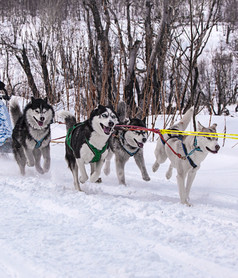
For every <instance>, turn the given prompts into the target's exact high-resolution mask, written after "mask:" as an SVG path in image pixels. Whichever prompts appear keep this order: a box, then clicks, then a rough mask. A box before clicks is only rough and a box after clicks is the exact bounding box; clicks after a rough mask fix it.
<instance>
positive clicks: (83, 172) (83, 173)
mask: <svg viewBox="0 0 238 278" xmlns="http://www.w3.org/2000/svg"><path fill="white" fill-rule="evenodd" d="M76 162H77V165H78V168H79V172H80V178H79V181H80V182H81V183H85V181H87V180H88V174H87V172H86V168H85V164H84V161H83V160H82V159H81V158H77V159H76Z"/></svg>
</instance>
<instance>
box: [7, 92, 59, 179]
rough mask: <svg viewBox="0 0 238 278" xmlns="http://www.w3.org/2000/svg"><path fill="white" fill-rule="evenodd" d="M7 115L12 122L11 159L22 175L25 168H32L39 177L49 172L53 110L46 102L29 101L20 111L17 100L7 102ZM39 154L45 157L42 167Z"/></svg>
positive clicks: (42, 100)
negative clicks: (8, 114) (8, 109)
mask: <svg viewBox="0 0 238 278" xmlns="http://www.w3.org/2000/svg"><path fill="white" fill-rule="evenodd" d="M10 113H11V116H12V121H13V125H14V128H13V132H12V148H13V153H14V157H15V159H16V161H17V164H18V166H19V168H20V172H21V174H22V175H25V166H26V165H27V166H29V167H33V166H35V168H36V170H37V171H38V172H39V173H40V174H44V173H46V172H48V171H49V169H50V139H51V130H50V124H51V123H52V122H53V118H54V110H53V108H52V106H51V105H50V104H48V103H47V98H45V99H40V98H38V99H35V98H34V97H32V98H31V101H30V102H29V103H28V104H27V105H26V107H25V108H24V110H23V113H22V112H21V109H20V106H19V104H18V101H17V98H12V100H11V102H10ZM41 155H42V156H43V158H44V164H43V168H42V167H41V163H40V162H41Z"/></svg>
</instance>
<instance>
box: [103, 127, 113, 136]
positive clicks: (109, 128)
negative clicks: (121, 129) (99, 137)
mask: <svg viewBox="0 0 238 278" xmlns="http://www.w3.org/2000/svg"><path fill="white" fill-rule="evenodd" d="M101 127H102V129H103V131H104V133H105V134H106V135H109V134H110V133H111V130H112V129H111V127H109V126H105V125H103V124H101Z"/></svg>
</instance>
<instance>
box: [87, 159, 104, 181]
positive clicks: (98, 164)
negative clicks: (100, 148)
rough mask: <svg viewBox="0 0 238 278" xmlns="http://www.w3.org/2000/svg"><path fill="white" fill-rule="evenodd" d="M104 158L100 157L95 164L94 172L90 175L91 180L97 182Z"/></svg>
mask: <svg viewBox="0 0 238 278" xmlns="http://www.w3.org/2000/svg"><path fill="white" fill-rule="evenodd" d="M103 163H104V160H103V159H100V160H99V161H98V162H96V163H95V165H94V172H93V173H92V174H91V176H90V181H91V182H96V181H97V180H98V178H99V176H100V174H101V170H102V166H103Z"/></svg>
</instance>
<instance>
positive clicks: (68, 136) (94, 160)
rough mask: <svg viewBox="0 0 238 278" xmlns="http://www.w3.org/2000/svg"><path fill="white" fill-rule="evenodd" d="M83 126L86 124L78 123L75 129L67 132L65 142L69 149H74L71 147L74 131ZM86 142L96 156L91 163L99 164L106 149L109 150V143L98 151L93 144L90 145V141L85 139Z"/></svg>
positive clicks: (72, 128)
mask: <svg viewBox="0 0 238 278" xmlns="http://www.w3.org/2000/svg"><path fill="white" fill-rule="evenodd" d="M82 124H84V122H82V123H77V124H75V125H74V126H73V127H71V128H69V130H68V132H67V135H66V139H65V142H66V144H67V145H68V146H69V148H70V149H71V150H72V151H74V150H73V148H72V147H71V138H72V134H73V132H74V130H75V129H76V128H77V127H79V126H81V125H82ZM85 141H86V143H87V145H88V147H89V148H90V150H91V151H92V152H93V154H94V157H93V159H92V160H91V161H90V163H93V162H98V161H99V160H100V159H101V156H102V154H103V153H104V152H105V151H106V149H107V148H108V141H107V142H106V144H105V146H104V147H103V148H102V149H101V150H98V149H97V148H95V147H94V146H93V145H92V144H90V143H89V141H88V139H87V138H85Z"/></svg>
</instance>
